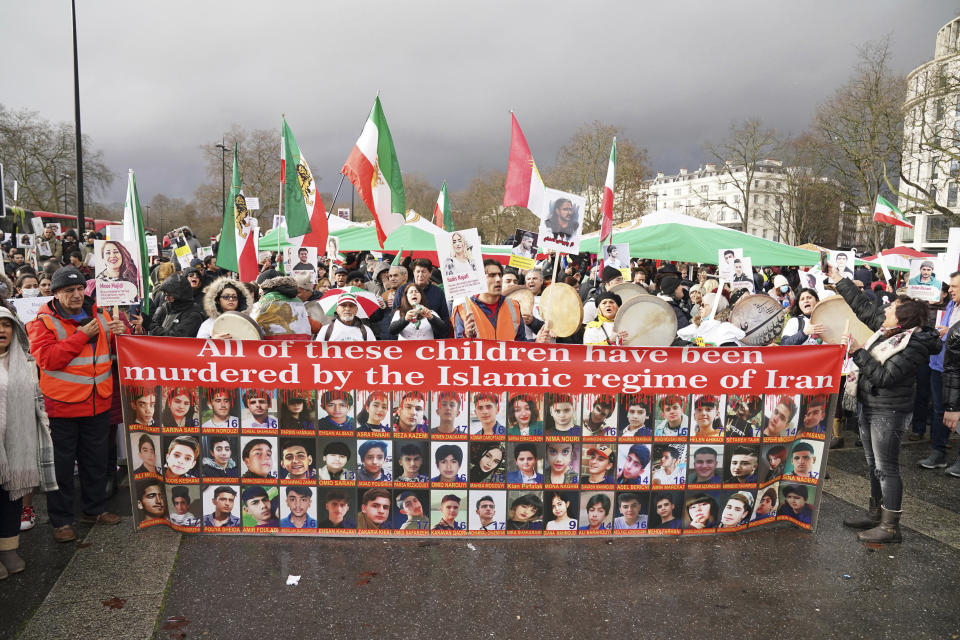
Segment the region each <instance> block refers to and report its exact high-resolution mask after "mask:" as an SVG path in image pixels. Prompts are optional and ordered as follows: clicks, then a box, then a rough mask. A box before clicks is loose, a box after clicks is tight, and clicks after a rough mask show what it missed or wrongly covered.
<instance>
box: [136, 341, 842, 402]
mask: <svg viewBox="0 0 960 640" xmlns="http://www.w3.org/2000/svg"><path fill="white" fill-rule="evenodd" d="M118 358H119V365H120V381H121V383H123V384H144V383H147V384H150V383H152V384H171V385H173V384H189V385H194V386H198V387H205V386H219V385H241V386H250V385H263V386H270V387H272V388H280V389H291V388H298V387H309V388H319V389H335V390H357V389H379V390H384V391H388V390H399V389H411V388H426V389H431V390H437V391H440V390H443V389H457V390H460V391H463V390H469V391H481V390H484V389H489V388H491V387H493V388H500V389H512V388H524V389H528V390H531V391H534V390H536V391H540V392H547V391H553V390H563V391H567V392H570V393H658V392H667V391H673V392H678V393H726V392H728V391H734V390H735V391H737V392H739V393H750V394H765V393H785V392H793V393H799V394H813V393H817V394H823V393H836V392H837V390H838V389H839V385H840V367H841V364H842V358H843V348H842V347H840V346H835V345H817V346H802V347H727V348H702V347H682V348H680V347H676V348H663V347H655V348H654V347H651V348H643V347H635V348H631V347H607V346H584V345H562V344H556V345H539V344H533V343H523V342H497V341H486V340H444V341H397V342H371V343H343V342H341V343H337V342H309V341H297V340H276V341H223V340H201V339H192V340H191V339H183V338H154V337H143V336H121V337H120V338H119V339H118Z"/></svg>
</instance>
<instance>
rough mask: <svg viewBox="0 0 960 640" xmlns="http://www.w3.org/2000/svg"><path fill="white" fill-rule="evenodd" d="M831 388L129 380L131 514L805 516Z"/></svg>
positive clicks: (410, 520)
mask: <svg viewBox="0 0 960 640" xmlns="http://www.w3.org/2000/svg"><path fill="white" fill-rule="evenodd" d="M835 402H836V396H834V395H799V394H798V395H792V394H785V395H772V394H768V395H766V396H754V395H738V394H725V395H698V394H693V395H689V396H687V395H674V394H661V395H644V394H619V395H603V394H583V395H570V394H565V393H543V394H531V393H516V392H494V391H484V392H471V393H465V392H464V393H460V392H452V391H442V392H424V391H394V392H384V391H362V390H360V391H332V390H299V389H297V390H290V389H279V390H276V389H262V388H239V389H237V388H199V389H198V388H196V387H171V386H164V387H154V386H146V387H144V386H128V385H125V386H124V387H123V403H124V411H125V414H124V415H125V422H126V426H127V431H126V433H127V436H128V441H129V457H128V460H129V463H130V466H129V468H130V470H131V486H132V487H133V489H132V496H131V498H132V501H133V507H134V513H135V519H136V522H137V525H138V526H139V527H141V528H146V527H150V526H154V525H157V524H166V525H170V526H172V527H174V528H176V529H178V530H180V531H189V532H204V533H278V534H314V535H380V536H386V535H389V536H405V535H421V536H422V535H432V536H458V535H466V536H533V535H536V536H541V535H542V536H593V535H609V536H618V535H621V536H622V535H633V536H636V535H686V534H704V533H727V532H734V531H739V530H742V529H747V528H751V527H755V526H761V525H765V524H768V523H771V522H776V521H783V520H786V521H790V522H792V523H793V524H796V525H798V526H800V527H803V528H806V529H810V528H811V527H812V525H813V524H814V522H813V521H814V518H815V515H814V514H815V513H816V511H817V509H816V507H817V502H818V495H819V492H818V489H819V477H820V472H821V468H822V466H823V464H824V462H825V460H824V458H825V453H826V447H827V446H828V444H829V441H828V439H829V434H830V433H831V432H832V430H831V429H828V428H827V427H828V422H829V421H831V420H832V416H833V411H834V407H835Z"/></svg>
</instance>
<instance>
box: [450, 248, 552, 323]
mask: <svg viewBox="0 0 960 640" xmlns="http://www.w3.org/2000/svg"><path fill="white" fill-rule="evenodd" d="M483 272H484V277H485V278H486V284H487V290H486V292H485V293H481V294H479V295H475V296H470V297H469V298H467V299H466V300H464V302H463V303H462V304H458V305H457V306H456V307H454V309H453V314H452V315H453V329H454V335H455V337H457V338H483V339H487V340H520V341H523V342H526V341H527V335H526V331H525V329H524V324H523V315H522V314H521V312H520V305H519V304H518V303H517V302H516V300H510V299H507V298H504V297H503V296H502V295H501V294H500V292H501V291H502V290H503V265H501V264H500V263H499V262H497V261H496V260H491V259H489V258H488V259H487V260H484V261H483ZM548 339H549V334H548V333H547V331H546V329H545V328H544V329H542V330H541V331H540V333H538V334H537V338H536V341H537V342H546V341H547V340H548Z"/></svg>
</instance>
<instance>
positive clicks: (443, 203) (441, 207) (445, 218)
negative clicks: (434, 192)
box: [433, 180, 454, 233]
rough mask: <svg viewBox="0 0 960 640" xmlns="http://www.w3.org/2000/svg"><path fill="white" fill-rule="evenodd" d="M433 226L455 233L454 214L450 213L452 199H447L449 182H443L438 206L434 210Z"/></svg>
mask: <svg viewBox="0 0 960 640" xmlns="http://www.w3.org/2000/svg"><path fill="white" fill-rule="evenodd" d="M433 224H435V225H437V226H438V227H440V228H441V229H443V230H444V231H446V232H448V233H449V232H450V231H453V230H454V229H453V214H451V213H450V198H449V197H447V181H446V180H444V181H443V186H442V187H440V195H439V196H437V204H436V206H435V207H434V208H433Z"/></svg>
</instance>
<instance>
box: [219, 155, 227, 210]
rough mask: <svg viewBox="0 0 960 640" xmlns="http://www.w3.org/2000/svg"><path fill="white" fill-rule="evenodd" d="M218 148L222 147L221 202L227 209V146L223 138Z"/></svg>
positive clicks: (224, 208)
mask: <svg viewBox="0 0 960 640" xmlns="http://www.w3.org/2000/svg"><path fill="white" fill-rule="evenodd" d="M217 149H220V202H221V204H222V205H223V210H224V211H226V210H227V177H226V170H225V168H224V167H225V165H226V162H227V159H226V153H227V147H226V145H224V144H223V138H220V144H218V145H217Z"/></svg>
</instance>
